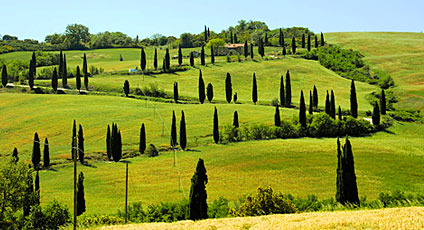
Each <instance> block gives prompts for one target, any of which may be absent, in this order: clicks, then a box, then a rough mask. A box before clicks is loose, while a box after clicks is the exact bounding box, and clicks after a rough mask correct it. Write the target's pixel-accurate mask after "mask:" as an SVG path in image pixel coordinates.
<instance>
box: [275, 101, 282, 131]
mask: <svg viewBox="0 0 424 230" xmlns="http://www.w3.org/2000/svg"><path fill="white" fill-rule="evenodd" d="M274 125H275V126H281V118H280V109H279V107H278V105H277V106H275V113H274Z"/></svg>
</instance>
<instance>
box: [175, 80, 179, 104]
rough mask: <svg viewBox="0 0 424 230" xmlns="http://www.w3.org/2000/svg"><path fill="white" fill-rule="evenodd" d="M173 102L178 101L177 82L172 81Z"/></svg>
mask: <svg viewBox="0 0 424 230" xmlns="http://www.w3.org/2000/svg"><path fill="white" fill-rule="evenodd" d="M174 102H175V103H178V82H174Z"/></svg>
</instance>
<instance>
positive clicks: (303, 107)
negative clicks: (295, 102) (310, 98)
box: [299, 90, 306, 127]
mask: <svg viewBox="0 0 424 230" xmlns="http://www.w3.org/2000/svg"><path fill="white" fill-rule="evenodd" d="M299 123H300V124H301V125H302V126H303V127H306V105H305V98H304V97H303V90H301V91H300V108H299Z"/></svg>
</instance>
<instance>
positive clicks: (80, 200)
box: [77, 172, 85, 216]
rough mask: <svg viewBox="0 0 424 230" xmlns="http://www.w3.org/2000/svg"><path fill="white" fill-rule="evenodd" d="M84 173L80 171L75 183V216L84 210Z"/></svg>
mask: <svg viewBox="0 0 424 230" xmlns="http://www.w3.org/2000/svg"><path fill="white" fill-rule="evenodd" d="M84 196H85V195H84V174H83V172H80V174H79V175H78V184H77V216H79V215H81V214H83V213H84V212H85V197H84Z"/></svg>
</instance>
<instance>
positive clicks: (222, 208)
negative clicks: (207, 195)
mask: <svg viewBox="0 0 424 230" xmlns="http://www.w3.org/2000/svg"><path fill="white" fill-rule="evenodd" d="M229 211H230V206H229V200H227V199H225V198H224V197H219V199H218V200H214V201H213V202H212V203H211V204H210V205H209V206H208V217H209V218H224V217H227V216H228V213H229Z"/></svg>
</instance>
